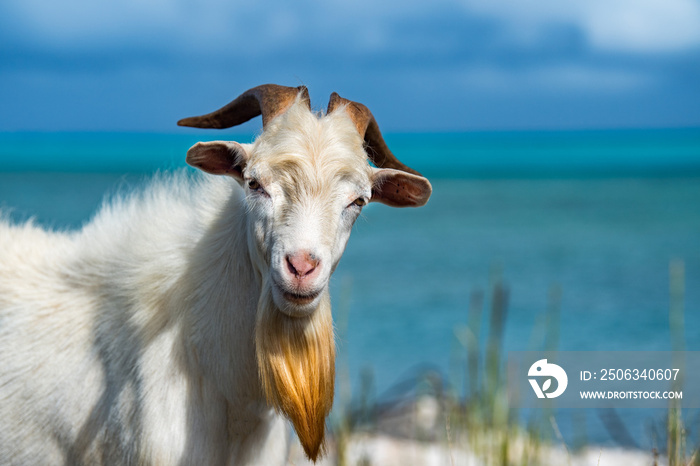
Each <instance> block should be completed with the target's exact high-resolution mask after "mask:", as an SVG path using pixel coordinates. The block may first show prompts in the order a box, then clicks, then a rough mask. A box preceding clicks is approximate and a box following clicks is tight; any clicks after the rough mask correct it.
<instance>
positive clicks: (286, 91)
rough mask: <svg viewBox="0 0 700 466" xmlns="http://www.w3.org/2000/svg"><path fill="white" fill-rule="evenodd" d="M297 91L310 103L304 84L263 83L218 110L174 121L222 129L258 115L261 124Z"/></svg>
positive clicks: (290, 101)
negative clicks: (281, 84) (291, 85)
mask: <svg viewBox="0 0 700 466" xmlns="http://www.w3.org/2000/svg"><path fill="white" fill-rule="evenodd" d="M299 93H301V98H302V99H303V100H305V101H306V104H307V105H310V103H309V102H310V101H309V91H308V89H307V88H306V86H299V87H287V86H278V85H277V84H263V85H261V86H258V87H254V88H252V89H248V90H247V91H245V92H244V93H243V94H241V95H239V96H238V97H236V99H234V100H233V101H231V102H230V103H228V104H227V105H225V106H223V107H221V108H220V109H219V110H216V111H214V112H211V113H207V114H206V115H202V116H196V117H190V118H183V119H182V120H180V121H178V122H177V124H178V125H179V126H192V127H195V128H216V129H222V128H230V127H232V126H236V125H240V124H241V123H245V122H246V121H248V120H250V119H251V118H255V117H256V116H258V115H262V120H263V128H264V127H265V125H267V124H268V123H269V122H270V121H272V119H273V118H275V117H276V116H277V115H280V114H282V113H284V111H285V110H287V109H288V108H289V106H291V105H292V103H294V100H295V99H296V97H297V95H299Z"/></svg>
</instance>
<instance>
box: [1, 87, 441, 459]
mask: <svg viewBox="0 0 700 466" xmlns="http://www.w3.org/2000/svg"><path fill="white" fill-rule="evenodd" d="M260 114H262V117H263V132H262V133H261V134H260V136H259V137H258V138H257V139H256V140H255V142H254V143H252V144H238V143H236V142H206V143H198V144H196V145H195V146H193V147H192V148H190V150H189V151H188V153H187V162H188V163H189V164H190V165H193V166H195V167H198V168H200V169H202V170H203V171H205V172H208V173H211V174H216V175H229V176H220V177H214V176H201V177H198V178H196V179H194V180H193V179H190V178H189V177H187V176H185V175H182V174H180V175H174V176H171V177H169V178H166V179H161V180H160V181H157V182H155V183H154V184H153V185H152V186H151V187H150V188H148V189H147V190H146V191H145V192H144V193H142V194H139V195H132V196H131V197H130V198H127V199H122V200H118V201H116V202H113V203H112V204H111V205H109V206H107V207H105V208H103V209H102V211H101V212H100V213H99V214H98V215H97V217H96V218H95V219H94V220H93V221H92V222H91V223H89V224H87V225H86V226H85V227H84V228H83V229H82V230H81V231H77V232H72V233H51V232H46V231H43V230H41V229H39V228H36V227H34V226H32V225H31V224H25V225H19V226H12V225H9V224H7V223H0V462H2V464H10V465H39V464H41V465H57V464H64V465H80V464H84V465H99V464H102V465H137V464H138V465H171V464H172V465H175V464H177V465H189V464H192V465H244V464H245V465H247V464H262V465H273V464H283V463H284V461H285V458H286V455H287V448H288V434H287V427H286V425H287V424H286V421H285V419H284V416H286V417H287V418H288V419H290V420H291V421H292V423H293V425H294V427H295V429H296V432H297V434H298V436H299V438H300V440H301V442H302V444H303V447H304V449H305V451H306V453H307V455H308V456H309V457H310V458H311V459H312V460H315V459H316V458H317V457H318V455H319V454H322V450H323V438H324V427H325V418H326V416H327V415H328V413H329V411H330V409H331V405H332V400H333V381H334V358H335V357H334V340H333V328H332V320H331V310H330V298H329V294H328V281H329V277H330V275H331V273H332V272H333V270H334V269H335V267H336V265H337V264H338V260H339V259H340V256H341V254H342V252H343V250H344V248H345V244H346V242H347V240H348V236H349V234H350V230H351V227H352V225H353V223H354V221H355V219H356V218H357V216H358V215H359V213H360V210H361V209H362V206H364V205H365V204H367V203H368V202H370V201H379V202H383V203H385V204H389V205H392V206H419V205H423V204H425V202H427V200H428V198H429V196H430V193H431V187H430V184H429V183H428V181H427V180H426V179H425V178H423V177H422V176H420V175H419V174H417V172H415V171H413V170H411V169H410V168H408V167H405V166H404V165H403V164H401V163H400V162H399V161H398V160H396V158H395V157H394V156H393V155H392V154H391V152H390V151H389V150H388V148H387V147H386V145H385V144H384V141H383V139H382V137H381V134H380V132H379V129H378V127H377V124H376V122H375V120H374V118H373V117H372V115H371V113H370V112H369V111H368V110H367V108H366V107H365V106H363V105H361V104H358V103H355V102H351V101H348V100H345V99H343V98H341V97H339V96H338V95H337V94H335V93H334V94H333V95H332V96H331V100H330V103H329V106H328V110H327V113H326V115H325V116H319V115H317V114H315V113H312V112H311V110H310V108H309V99H308V92H307V90H306V88H304V87H299V88H288V87H282V86H276V85H264V86H259V87H257V88H253V89H251V90H249V91H247V92H245V93H244V94H242V95H241V96H240V97H238V98H237V99H236V100H234V101H233V102H231V103H230V104H228V105H227V106H225V107H223V108H222V109H220V110H218V111H216V112H213V113H211V114H208V115H204V116H202V117H194V118H188V119H185V120H182V121H180V122H179V124H180V125H183V126H198V127H215V128H223V127H230V126H233V125H237V124H240V123H242V122H244V121H247V120H249V119H251V118H253V117H255V116H257V115H260ZM368 155H369V158H370V159H371V160H372V161H373V162H374V164H375V165H376V166H377V167H379V168H374V167H371V166H370V165H369V163H368Z"/></svg>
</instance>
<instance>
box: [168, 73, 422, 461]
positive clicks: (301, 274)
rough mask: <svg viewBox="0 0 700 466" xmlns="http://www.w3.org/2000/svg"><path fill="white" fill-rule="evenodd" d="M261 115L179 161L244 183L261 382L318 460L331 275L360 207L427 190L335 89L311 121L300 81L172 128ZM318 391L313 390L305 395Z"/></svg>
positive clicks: (398, 203)
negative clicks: (257, 127) (255, 132)
mask: <svg viewBox="0 0 700 466" xmlns="http://www.w3.org/2000/svg"><path fill="white" fill-rule="evenodd" d="M257 115H262V119H263V132H262V133H261V134H260V135H259V136H258V138H257V139H256V140H255V141H254V142H253V143H252V144H239V143H236V142H224V141H215V142H205V143H198V144H196V145H195V146H193V147H192V148H191V149H190V150H189V151H188V153H187V163H189V164H190V165H192V166H195V167H197V168H200V169H202V170H204V171H205V172H208V173H212V174H217V175H229V176H232V177H233V178H235V179H236V180H238V182H239V183H240V184H241V186H242V187H243V189H245V191H246V202H247V203H248V209H249V214H248V233H249V234H248V238H249V252H250V255H251V258H252V260H253V262H254V264H255V265H256V267H257V269H258V271H259V273H260V274H261V276H262V282H263V284H262V287H263V288H262V289H263V296H261V298H260V303H261V304H260V305H259V309H258V314H259V315H258V324H257V329H258V331H257V332H256V345H257V351H258V361H259V365H260V371H261V379H262V382H263V388H264V389H265V392H266V395H267V398H268V400H269V401H270V402H271V403H272V404H273V405H274V406H275V407H277V408H278V409H280V410H281V411H283V412H284V413H285V414H287V415H288V416H289V417H290V419H291V420H292V422H293V423H294V425H295V428H296V430H297V433H298V434H299V437H300V440H301V441H302V444H303V445H304V448H305V450H306V452H307V454H308V455H309V456H310V457H311V458H312V459H315V457H316V455H317V454H318V452H319V447H320V445H321V443H322V440H323V425H324V420H325V416H326V415H327V414H328V411H329V410H330V406H331V404H332V392H333V381H332V379H333V359H334V352H333V337H332V333H333V332H332V323H331V320H330V304H329V303H330V300H329V297H328V282H329V279H330V276H331V274H332V273H333V271H334V270H335V268H336V266H337V264H338V261H339V260H340V257H341V255H342V253H343V250H344V249H345V245H346V243H347V240H348V237H349V235H350V230H351V228H352V225H353V223H354V222H355V220H356V219H357V217H358V215H359V214H360V211H361V210H362V208H363V206H365V205H366V204H367V203H369V202H381V203H384V204H387V205H390V206H394V207H407V206H412V207H417V206H421V205H423V204H425V203H426V202H427V201H428V198H429V197H430V194H431V186H430V183H429V182H428V180H426V179H425V178H424V177H422V176H421V175H420V174H419V173H418V172H416V171H415V170H412V169H410V168H408V167H406V166H405V165H403V164H402V163H401V162H399V161H398V160H397V159H396V157H394V155H393V154H392V153H391V151H390V150H389V149H388V147H387V146H386V144H385V142H384V139H383V138H382V135H381V133H380V131H379V128H378V126H377V123H376V121H375V119H374V117H373V116H372V114H371V113H370V111H369V110H368V109H367V107H365V106H364V105H362V104H359V103H356V102H352V101H349V100H346V99H343V98H342V97H340V96H339V95H338V94H336V93H333V94H332V95H331V99H330V102H329V104H328V109H327V112H326V115H325V116H321V117H319V116H318V115H317V114H315V113H313V112H312V111H311V110H310V106H309V95H308V91H307V89H306V88H305V87H303V86H301V87H298V88H292V87H283V86H277V85H272V84H268V85H263V86H259V87H256V88H253V89H250V90H249V91H247V92H245V93H243V94H242V95H241V96H239V97H238V98H236V99H235V100H234V101H232V102H231V103H229V104H228V105H226V106H225V107H222V108H221V109H219V110H217V111H215V112H213V113H210V114H207V115H204V116H201V117H192V118H186V119H184V120H181V121H179V122H178V124H179V125H181V126H195V127H203V128H227V127H231V126H234V125H238V124H241V123H243V122H245V121H247V120H249V119H251V118H253V117H255V116H257ZM369 161H372V162H373V163H374V165H375V167H372V166H371V165H370V164H369ZM261 329H262V330H261ZM285 338H286V339H288V340H290V341H289V342H287V343H286V344H285V343H280V341H281V340H284V339H285ZM304 341H305V343H304ZM285 345H286V346H285ZM263 353H264V354H268V355H270V354H271V356H269V357H267V358H266V357H264V356H263ZM299 358H302V359H306V360H307V362H308V364H309V365H311V366H313V365H316V366H319V365H321V366H327V367H326V369H327V370H325V374H324V370H323V369H322V370H320V371H319V368H318V367H308V372H309V374H308V377H310V378H313V377H317V378H318V375H314V374H318V373H319V372H320V373H321V374H322V375H321V379H330V380H317V381H315V382H313V381H308V380H306V378H308V377H306V376H305V375H303V374H300V372H302V373H303V372H304V370H305V369H304V368H303V367H302V366H303V364H302V363H300V362H299V360H298V359H299ZM270 359H272V360H273V361H272V362H270ZM280 360H287V361H286V363H285V362H284V361H282V362H281V363H280ZM275 361H276V362H275ZM275 364H277V365H279V367H272V368H270V366H271V365H272V366H274V365H275ZM300 364H301V365H300ZM289 386H295V387H291V388H290V387H289ZM314 387H316V388H314ZM290 390H291V391H290ZM314 390H316V391H318V392H319V394H318V396H316V395H313V394H311V395H308V394H306V393H302V392H305V391H306V392H309V391H310V392H313V391H314ZM329 391H330V393H328V392H329ZM309 397H311V398H314V399H303V398H309ZM296 398H299V399H298V400H297V399H296ZM316 398H318V399H316ZM309 411H313V412H311V413H310V412H309Z"/></svg>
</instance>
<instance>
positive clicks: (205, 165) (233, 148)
mask: <svg viewBox="0 0 700 466" xmlns="http://www.w3.org/2000/svg"><path fill="white" fill-rule="evenodd" d="M247 161H248V152H247V151H246V150H245V148H244V147H243V146H242V145H240V144H238V143H237V142H233V141H211V142H198V143H197V144H195V145H194V146H192V147H190V150H188V151H187V159H186V162H187V163H188V164H189V165H191V166H193V167H195V168H199V169H200V170H202V171H205V172H207V173H211V174H212V175H228V176H232V177H234V178H236V179H237V180H239V181H240V180H243V169H244V168H245V164H246V162H247Z"/></svg>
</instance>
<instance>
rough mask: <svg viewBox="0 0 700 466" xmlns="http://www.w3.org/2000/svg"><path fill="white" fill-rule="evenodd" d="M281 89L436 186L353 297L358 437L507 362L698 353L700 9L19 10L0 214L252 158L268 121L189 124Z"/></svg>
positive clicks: (3, 49) (637, 437) (345, 407)
mask: <svg viewBox="0 0 700 466" xmlns="http://www.w3.org/2000/svg"><path fill="white" fill-rule="evenodd" d="M268 82H272V83H278V84H283V85H288V86H297V85H301V84H304V85H307V86H308V87H309V90H310V93H311V99H312V105H313V106H314V107H315V108H317V109H319V110H320V109H323V108H325V106H326V103H327V100H328V97H329V95H330V93H331V92H333V91H337V92H339V93H340V94H341V95H342V96H344V97H347V98H349V99H353V100H357V101H360V102H362V103H364V104H366V105H367V106H368V107H369V108H370V109H371V110H372V112H373V113H374V115H375V117H376V119H377V121H378V122H379V125H380V127H381V129H382V130H383V131H384V133H385V136H386V138H387V141H388V143H389V145H390V147H391V148H392V150H393V151H394V152H395V154H396V155H397V156H398V157H399V158H400V159H401V160H402V161H404V162H405V163H406V164H407V165H409V166H411V167H413V168H415V169H417V170H419V171H420V172H422V173H424V174H425V175H426V176H428V177H429V178H430V180H431V182H432V183H433V187H434V195H433V198H432V199H431V201H430V202H429V204H428V205H427V206H426V207H424V208H421V209H417V210H395V209H390V208H388V207H385V206H375V205H370V206H369V207H368V208H367V209H366V210H365V213H364V215H363V217H362V218H361V219H360V220H359V221H358V223H357V224H356V227H355V231H354V233H353V236H352V238H351V240H350V243H349V245H348V249H347V251H346V253H345V256H344V258H343V260H342V261H341V264H340V267H339V268H338V270H337V272H336V274H335V276H334V281H333V284H332V287H333V297H334V306H335V307H334V312H336V322H337V328H338V336H339V339H338V346H339V367H341V370H340V371H339V378H340V379H342V380H340V381H341V383H340V384H339V386H340V389H339V396H338V398H337V400H338V401H337V402H336V410H341V411H342V413H341V415H340V416H341V417H342V416H343V415H347V416H349V418H351V419H356V418H357V416H356V412H357V409H356V404H357V402H358V401H357V400H358V397H361V396H365V398H363V399H364V400H365V402H366V396H367V394H368V393H372V394H373V395H372V396H373V399H374V400H375V401H374V402H376V404H377V406H379V405H381V404H382V403H384V404H390V403H391V402H394V401H395V400H397V399H404V398H405V397H411V396H415V393H416V390H417V388H416V387H417V386H419V385H420V384H419V383H418V382H417V381H419V380H422V379H423V378H424V377H425V374H431V377H432V380H438V381H439V384H438V385H440V386H441V387H443V389H444V390H445V392H448V391H449V392H450V393H451V394H452V395H451V396H452V397H453V399H454V400H456V403H457V404H460V406H464V405H465V403H466V404H467V405H468V404H469V400H468V395H469V394H471V395H474V393H473V392H471V391H470V390H468V387H469V386H470V383H471V382H470V380H473V379H474V378H480V377H481V376H479V375H475V373H471V372H470V371H469V370H467V369H466V368H467V367H471V366H469V363H468V361H469V359H470V357H471V356H470V354H475V353H476V354H477V356H478V358H482V359H483V357H484V354H482V353H484V351H485V347H486V346H488V344H489V341H492V342H493V341H495V344H496V345H497V346H498V347H499V348H500V350H499V351H500V355H501V357H502V358H503V359H505V355H506V354H507V352H508V351H524V350H537V349H544V348H547V349H558V350H578V351H589V350H590V351H592V350H625V351H635V350H671V349H677V348H678V347H679V346H678V345H683V347H685V348H687V349H689V350H700V332H698V329H700V286H699V285H700V241H699V240H700V209H699V206H700V183H699V182H700V3H699V2H697V1H696V0H664V1H660V0H635V1H632V0H567V1H556V0H535V1H531V2H525V3H523V2H516V1H513V0H491V1H486V0H461V1H459V0H454V1H452V0H439V1H434V2H423V1H420V2H419V1H412V0H408V1H402V2H398V1H386V2H376V1H373V2H370V1H366V0H357V1H354V2H340V1H329V2H312V1H300V2H294V3H290V2H282V1H260V2H246V3H244V2H236V1H233V2H230V1H229V2H224V1H221V0H204V1H200V2H196V3H193V2H185V1H182V0H140V1H136V0H122V1H114V0H106V1H87V0H66V1H63V2H50V1H47V0H22V1H20V0H4V1H3V2H2V3H0V209H1V210H2V212H3V215H4V216H5V217H6V218H9V219H10V220H12V221H23V220H26V219H29V218H34V219H35V221H36V222H38V223H40V224H42V225H45V226H47V227H50V228H56V229H73V228H79V227H80V225H82V224H83V223H84V222H86V221H88V220H89V219H90V217H91V216H92V215H93V214H94V212H95V211H96V210H97V209H98V208H99V206H100V205H101V203H102V202H103V199H104V198H105V195H111V194H114V193H117V192H120V191H123V190H126V189H134V188H138V187H139V186H140V185H142V184H143V183H145V182H146V180H147V179H148V177H149V176H150V175H151V174H152V173H154V172H156V171H167V170H177V169H186V168H184V167H185V165H184V154H185V152H186V151H187V149H188V148H189V147H190V145H192V144H194V143H195V142H197V141H199V140H214V139H231V140H238V141H241V142H247V141H250V140H251V139H252V138H253V137H254V135H255V134H256V133H257V132H258V131H259V130H260V121H259V119H255V120H253V121H251V122H250V123H247V124H245V125H243V126H241V127H239V128H236V129H234V130H228V131H226V132H211V131H205V130H194V129H191V128H178V127H176V126H175V122H176V121H177V120H178V119H180V118H182V117H186V116H191V115H198V114H202V113H206V112H209V111H211V110H214V109H216V108H218V107H220V106H222V105H223V104H225V103H227V102H228V101H230V100H232V99H233V98H234V97H236V96H237V95H238V94H239V93H241V92H242V91H244V90H246V89H248V88H250V87H253V86H256V85H259V84H262V83H268ZM673 283H675V285H673V286H671V285H672V284H673ZM672 289H673V290H676V292H675V294H674V292H672V291H671V290H672ZM678 290H680V291H678ZM470 303H471V304H470ZM470 309H471V311H470ZM475 309H477V310H476V311H475ZM479 309H482V310H483V312H481V313H480V311H478V310H479ZM670 311H672V312H671V315H673V312H675V315H676V320H675V322H676V323H677V322H678V318H679V316H680V318H681V323H682V325H681V326H680V330H679V327H678V325H676V326H675V327H674V325H673V324H672V322H673V321H674V320H673V318H671V317H670ZM494 316H495V317H494ZM465 335H471V337H469V338H467V337H466V336H465ZM479 335H483V337H481V338H479ZM487 336H488V337H487ZM494 339H495V340H494ZM474 342H476V343H474ZM470 345H471V346H470ZM474 345H475V346H474ZM480 360H481V359H480ZM484 364H485V363H484V362H483V361H482V366H483V365H484ZM433 385H435V384H433ZM402 397H403V398H402ZM353 413H355V414H353ZM353 416H354V417H353ZM523 416H524V415H516V416H514V418H515V419H516V420H515V421H513V422H516V423H519V422H520V421H519V420H518V419H523ZM667 417H668V413H666V412H656V411H642V410H632V411H627V412H623V413H613V414H611V413H610V411H605V412H583V413H581V412H577V413H576V414H575V415H571V413H567V412H560V413H557V414H556V416H555V419H558V420H559V422H558V424H557V429H555V430H554V431H553V432H554V433H552V432H550V437H552V438H555V437H556V436H555V435H554V434H555V433H556V431H559V432H560V436H559V437H557V438H563V439H564V440H563V441H564V442H565V443H567V444H569V445H571V444H573V443H576V441H578V440H576V439H580V438H582V435H581V433H580V431H581V428H580V426H583V428H582V429H583V432H584V434H583V438H584V439H585V440H586V442H588V443H590V444H595V445H598V444H603V445H613V446H622V447H629V448H635V447H636V448H642V449H644V450H649V451H650V450H651V448H653V447H658V448H659V449H660V450H662V451H663V450H664V449H665V448H667V446H668V443H667V442H666V439H665V436H664V435H665V434H664V431H665V430H666V427H665V425H666V424H667V423H668V422H667V421H668V419H667ZM685 417H686V418H687V419H688V421H687V425H686V430H687V431H688V432H689V434H688V435H689V437H688V438H691V437H692V438H693V439H697V426H698V421H697V416H696V414H694V413H686V414H685ZM351 424H352V423H351ZM355 424H356V423H355ZM355 424H353V425H355ZM467 424H468V423H467ZM577 426H578V427H577ZM472 428H473V426H472ZM655 429H656V430H655ZM550 430H551V429H550ZM654 432H656V433H654ZM693 435H694V437H693ZM659 436H660V437H659ZM659 438H660V439H661V440H659ZM695 443H697V442H696V441H694V440H693V441H691V440H688V445H691V444H695Z"/></svg>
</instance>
